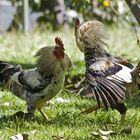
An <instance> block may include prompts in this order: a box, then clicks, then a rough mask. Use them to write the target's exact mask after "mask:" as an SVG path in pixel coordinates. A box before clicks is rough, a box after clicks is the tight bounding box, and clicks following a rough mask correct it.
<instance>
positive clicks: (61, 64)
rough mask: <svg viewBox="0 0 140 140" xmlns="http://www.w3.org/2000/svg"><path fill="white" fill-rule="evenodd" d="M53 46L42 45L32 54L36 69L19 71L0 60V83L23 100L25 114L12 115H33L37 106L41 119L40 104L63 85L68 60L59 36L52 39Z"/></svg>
mask: <svg viewBox="0 0 140 140" xmlns="http://www.w3.org/2000/svg"><path fill="white" fill-rule="evenodd" d="M55 43H56V45H55V46H54V47H44V48H41V49H39V51H38V52H37V53H36V55H35V58H36V68H33V69H28V70H23V69H21V67H20V66H19V65H13V64H9V63H7V62H3V61H0V82H1V84H2V85H3V86H4V87H7V88H8V89H9V90H10V91H11V92H12V93H13V94H14V95H15V96H17V97H19V98H21V99H23V100H25V101H26V104H27V113H23V112H21V111H20V112H17V113H16V115H17V116H18V115H20V116H22V114H24V116H25V117H26V116H27V117H28V116H33V114H34V112H35V110H36V109H37V110H38V111H39V112H40V113H41V114H42V116H44V117H45V119H48V117H47V115H46V114H45V113H44V112H43V110H42V107H43V106H44V104H45V103H46V102H47V101H49V100H50V99H52V98H53V97H54V96H55V95H56V94H57V93H58V92H59V91H60V90H61V88H62V87H63V84H64V80H65V72H66V71H67V70H68V69H69V68H70V67H71V61H70V59H69V57H68V55H67V54H66V53H65V52H64V50H65V49H64V45H63V43H62V41H61V39H60V38H58V37H56V38H55Z"/></svg>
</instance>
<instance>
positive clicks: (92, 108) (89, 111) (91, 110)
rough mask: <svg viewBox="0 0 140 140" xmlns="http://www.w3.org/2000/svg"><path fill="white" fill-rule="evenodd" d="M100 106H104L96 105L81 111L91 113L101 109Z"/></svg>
mask: <svg viewBox="0 0 140 140" xmlns="http://www.w3.org/2000/svg"><path fill="white" fill-rule="evenodd" d="M100 108H102V106H100V107H99V106H98V105H97V106H94V107H90V108H88V109H86V110H84V111H83V112H81V113H86V114H89V113H92V112H94V111H95V112H97V110H98V109H100Z"/></svg>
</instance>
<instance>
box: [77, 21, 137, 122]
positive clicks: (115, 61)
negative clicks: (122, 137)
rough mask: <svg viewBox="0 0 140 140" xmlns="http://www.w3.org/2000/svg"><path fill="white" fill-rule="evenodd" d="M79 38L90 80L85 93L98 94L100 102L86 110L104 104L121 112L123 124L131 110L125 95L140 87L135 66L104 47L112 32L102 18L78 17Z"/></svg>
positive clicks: (87, 75)
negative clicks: (125, 100)
mask: <svg viewBox="0 0 140 140" xmlns="http://www.w3.org/2000/svg"><path fill="white" fill-rule="evenodd" d="M75 39H76V43H77V46H78V48H79V49H80V50H81V51H82V52H83V53H84V56H85V65H86V72H85V77H86V80H87V83H88V86H87V87H86V88H85V89H84V90H83V92H82V93H81V94H83V95H86V96H91V97H94V98H95V99H96V101H97V103H98V105H97V106H96V107H94V108H90V109H87V110H86V111H87V112H92V111H94V110H97V109H98V108H100V107H105V108H106V109H107V110H108V108H109V107H110V108H112V109H116V110H118V111H119V112H120V114H121V124H124V120H125V115H126V111H127V108H126V106H125V105H124V99H125V98H126V97H127V96H130V94H131V93H132V92H133V90H134V89H136V88H137V86H136V83H135V82H133V81H132V75H131V72H132V69H133V66H132V65H131V64H130V63H129V62H127V61H125V60H124V59H122V58H121V57H117V56H112V55H111V54H109V53H108V52H106V50H105V49H104V47H106V46H107V47H108V44H107V42H106V40H107V39H108V34H107V33H106V30H105V26H104V24H103V23H101V22H100V21H87V22H85V23H83V24H80V21H79V20H78V19H76V21H75ZM135 71H136V70H135ZM133 73H135V72H133ZM133 75H135V74H133ZM87 92H88V93H87ZM101 101H102V104H101Z"/></svg>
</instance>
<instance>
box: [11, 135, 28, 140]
mask: <svg viewBox="0 0 140 140" xmlns="http://www.w3.org/2000/svg"><path fill="white" fill-rule="evenodd" d="M28 136H29V135H28V134H17V135H15V136H11V137H10V140H28Z"/></svg>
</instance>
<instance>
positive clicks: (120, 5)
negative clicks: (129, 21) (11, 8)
mask: <svg viewBox="0 0 140 140" xmlns="http://www.w3.org/2000/svg"><path fill="white" fill-rule="evenodd" d="M12 2H13V5H16V6H17V14H16V16H15V20H14V24H13V25H17V26H19V24H20V25H21V22H22V18H23V15H22V10H23V8H22V5H23V3H22V1H20V0H12ZM29 4H30V11H31V13H32V12H39V13H41V14H40V16H39V18H38V23H45V24H46V23H47V24H48V25H49V27H52V28H53V29H54V30H55V29H59V25H61V26H63V25H64V24H66V23H67V22H68V18H69V15H68V12H69V11H70V10H73V11H74V12H77V16H78V17H82V19H84V20H89V19H97V20H102V21H104V22H108V23H114V22H116V21H120V20H122V19H126V18H127V16H128V15H130V9H129V8H128V6H127V4H126V3H125V1H123V0H114V1H111V0H29ZM60 13H61V14H62V16H59V15H58V14H60ZM71 16H72V18H75V17H74V15H71ZM130 16H132V15H130ZM18 22H19V23H18ZM61 26H60V28H61ZM15 27H16V26H15ZM57 27H58V28H57Z"/></svg>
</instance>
